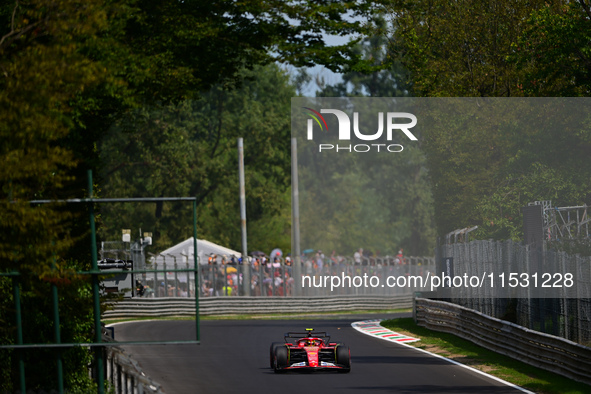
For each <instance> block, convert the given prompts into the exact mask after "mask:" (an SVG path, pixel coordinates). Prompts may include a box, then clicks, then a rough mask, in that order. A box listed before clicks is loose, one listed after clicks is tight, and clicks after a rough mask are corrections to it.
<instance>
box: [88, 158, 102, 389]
mask: <svg viewBox="0 0 591 394" xmlns="http://www.w3.org/2000/svg"><path fill="white" fill-rule="evenodd" d="M92 194H93V185H92V170H88V198H92ZM88 211H89V219H90V250H91V254H92V271H94V272H95V273H94V274H93V275H92V298H93V301H94V336H95V338H94V342H95V343H101V341H102V327H101V302H100V297H99V280H98V262H97V250H96V229H95V224H94V205H93V204H92V203H90V204H89V206H88ZM95 360H96V383H97V386H98V387H97V390H98V393H100V394H104V392H105V381H104V379H105V377H104V375H103V348H102V347H101V346H98V347H96V349H95Z"/></svg>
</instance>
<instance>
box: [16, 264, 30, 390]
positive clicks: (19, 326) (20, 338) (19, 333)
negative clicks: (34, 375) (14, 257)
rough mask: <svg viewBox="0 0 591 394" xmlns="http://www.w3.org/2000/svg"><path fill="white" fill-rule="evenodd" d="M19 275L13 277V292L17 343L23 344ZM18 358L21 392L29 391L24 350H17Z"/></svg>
mask: <svg viewBox="0 0 591 394" xmlns="http://www.w3.org/2000/svg"><path fill="white" fill-rule="evenodd" d="M18 282H19V280H18V277H16V276H15V277H14V278H12V292H13V297H14V307H15V312H16V344H17V345H22V344H23V319H22V314H21V294H20V288H19V283H18ZM16 354H17V359H18V376H19V379H20V386H21V393H26V392H27V387H26V380H25V361H24V359H23V350H22V349H18V350H16Z"/></svg>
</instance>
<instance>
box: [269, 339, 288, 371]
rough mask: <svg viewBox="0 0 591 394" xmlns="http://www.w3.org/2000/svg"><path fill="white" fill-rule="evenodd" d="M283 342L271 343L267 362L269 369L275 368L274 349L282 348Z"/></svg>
mask: <svg viewBox="0 0 591 394" xmlns="http://www.w3.org/2000/svg"><path fill="white" fill-rule="evenodd" d="M284 345H285V344H284V343H283V342H273V343H271V348H270V349H269V362H270V364H271V368H274V367H275V349H277V348H278V347H279V346H284Z"/></svg>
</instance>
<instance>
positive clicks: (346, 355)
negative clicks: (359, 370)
mask: <svg viewBox="0 0 591 394" xmlns="http://www.w3.org/2000/svg"><path fill="white" fill-rule="evenodd" d="M336 362H337V365H340V366H341V367H342V369H339V370H338V371H339V372H342V373H348V372H351V351H350V350H349V347H348V346H337V348H336Z"/></svg>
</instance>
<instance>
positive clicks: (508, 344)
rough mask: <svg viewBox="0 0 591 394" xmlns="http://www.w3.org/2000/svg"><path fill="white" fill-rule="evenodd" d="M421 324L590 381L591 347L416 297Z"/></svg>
mask: <svg viewBox="0 0 591 394" xmlns="http://www.w3.org/2000/svg"><path fill="white" fill-rule="evenodd" d="M414 316H415V321H416V322H417V324H418V325H420V326H423V327H426V328H429V329H431V330H434V331H443V332H448V333H451V334H455V335H457V336H459V337H461V338H464V339H467V340H469V341H471V342H474V343H475V344H477V345H479V346H482V347H484V348H486V349H489V350H492V351H495V352H497V353H500V354H504V355H506V356H509V357H511V358H514V359H517V360H519V361H522V362H525V363H527V364H530V365H533V366H535V367H538V368H541V369H545V370H547V371H551V372H554V373H557V374H560V375H563V376H566V377H568V378H570V379H573V380H577V381H579V382H583V383H586V384H591V373H590V372H589V371H591V348H589V347H586V346H583V345H579V344H578V343H575V342H572V341H569V340H567V339H564V338H560V337H556V336H553V335H549V334H544V333H541V332H537V331H533V330H530V329H527V328H525V327H522V326H518V325H517V324H514V323H510V322H507V321H504V320H500V319H497V318H494V317H489V316H486V315H484V314H482V313H480V312H477V311H475V310H471V309H468V308H465V307H462V306H459V305H455V304H451V303H448V302H443V301H435V300H428V299H424V298H417V299H415V304H414Z"/></svg>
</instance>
